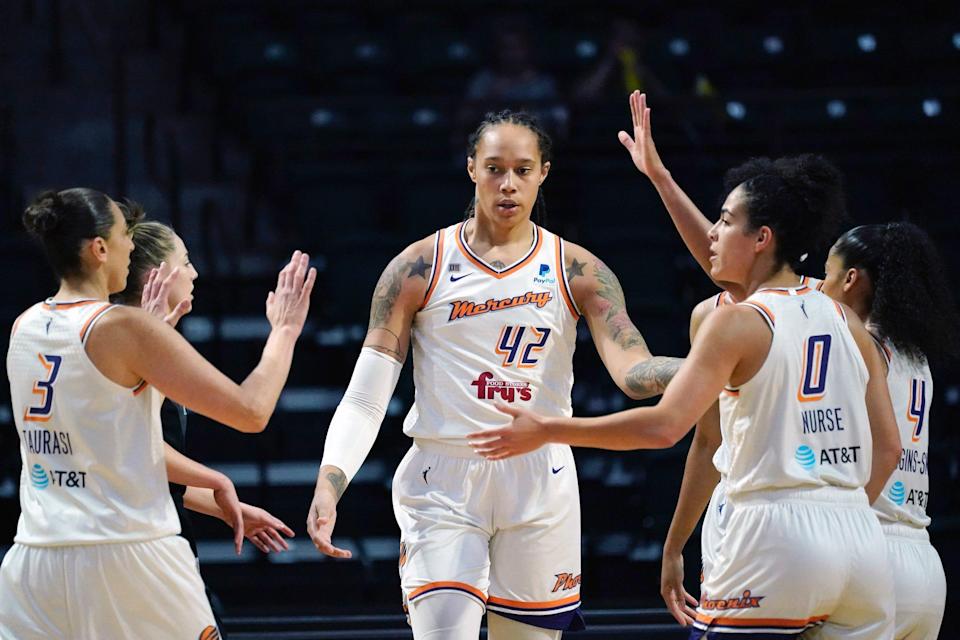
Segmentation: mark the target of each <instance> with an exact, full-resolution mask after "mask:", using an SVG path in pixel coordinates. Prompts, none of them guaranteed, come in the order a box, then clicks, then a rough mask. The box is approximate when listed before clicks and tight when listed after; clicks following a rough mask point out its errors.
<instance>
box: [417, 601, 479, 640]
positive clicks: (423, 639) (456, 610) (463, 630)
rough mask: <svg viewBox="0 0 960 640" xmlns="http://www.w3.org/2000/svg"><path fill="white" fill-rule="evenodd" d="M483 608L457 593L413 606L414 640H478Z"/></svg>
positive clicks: (418, 602)
mask: <svg viewBox="0 0 960 640" xmlns="http://www.w3.org/2000/svg"><path fill="white" fill-rule="evenodd" d="M482 617H483V606H482V605H481V604H480V603H479V602H477V600H475V599H474V598H472V597H470V596H467V595H461V594H458V593H436V594H432V595H427V596H423V597H422V598H419V599H418V600H416V601H415V602H411V603H410V626H411V627H413V637H414V640H476V639H477V637H479V635H480V619H481V618H482Z"/></svg>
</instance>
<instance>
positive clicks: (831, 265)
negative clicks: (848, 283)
mask: <svg viewBox="0 0 960 640" xmlns="http://www.w3.org/2000/svg"><path fill="white" fill-rule="evenodd" d="M824 271H825V272H826V275H825V276H824V278H823V285H822V286H821V287H820V291H822V292H824V293H825V294H827V295H828V296H830V297H831V298H833V299H834V300H837V301H839V302H843V303H846V304H849V301H848V300H846V299H845V298H846V296H845V295H844V291H843V281H844V278H845V277H846V272H847V270H846V268H844V266H843V258H841V257H840V256H839V255H837V253H836V252H835V251H833V250H831V251H830V254H829V255H828V256H827V262H826V264H825V265H824Z"/></svg>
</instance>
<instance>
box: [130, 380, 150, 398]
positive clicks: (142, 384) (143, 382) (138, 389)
mask: <svg viewBox="0 0 960 640" xmlns="http://www.w3.org/2000/svg"><path fill="white" fill-rule="evenodd" d="M148 386H150V385H148V384H147V381H146V380H141V381H140V384H138V385H137V386H135V387H134V388H133V395H135V396H138V395H140V394H141V393H143V392H144V390H145V389H146V388H147V387H148Z"/></svg>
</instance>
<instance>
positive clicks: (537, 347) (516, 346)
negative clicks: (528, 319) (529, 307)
mask: <svg viewBox="0 0 960 640" xmlns="http://www.w3.org/2000/svg"><path fill="white" fill-rule="evenodd" d="M549 337H550V329H548V328H546V327H539V328H537V327H525V326H523V325H519V326H514V325H512V324H508V325H506V326H504V327H503V329H502V330H501V331H500V338H499V340H498V341H497V348H496V349H494V351H496V352H497V355H500V356H503V366H504V367H511V366H513V365H517V367H518V368H520V369H531V368H533V367H535V366H537V364H538V363H539V362H540V360H539V358H538V357H537V353H538V352H539V351H542V350H543V348H544V347H545V346H546V344H547V338H549Z"/></svg>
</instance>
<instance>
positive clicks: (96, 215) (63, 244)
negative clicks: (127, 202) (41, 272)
mask: <svg viewBox="0 0 960 640" xmlns="http://www.w3.org/2000/svg"><path fill="white" fill-rule="evenodd" d="M112 203H113V200H111V199H110V197H109V196H108V195H107V194H105V193H102V192H100V191H96V190H95V189H86V188H74V189H65V190H63V191H44V192H43V193H41V194H40V195H38V196H37V197H36V198H34V200H33V202H31V203H30V206H28V207H27V209H26V211H24V212H23V226H24V228H26V230H27V231H28V232H29V233H30V235H32V236H33V237H34V238H36V239H37V240H38V241H39V242H40V244H41V245H42V246H43V250H44V253H45V254H46V256H47V261H48V262H49V263H50V267H51V268H52V269H53V273H54V275H56V276H57V277H58V278H66V277H70V276H74V275H77V274H79V273H80V270H81V261H80V246H81V244H82V243H83V241H84V240H89V239H92V238H97V237H100V238H104V239H108V238H109V237H110V228H111V227H112V226H113V212H112V210H111V208H110V205H111V204H112ZM121 211H123V213H124V218H126V220H127V224H128V225H130V224H132V223H133V222H135V221H136V218H135V216H136V215H137V214H136V213H131V212H130V211H128V210H123V209H121ZM131 216H134V217H131Z"/></svg>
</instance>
